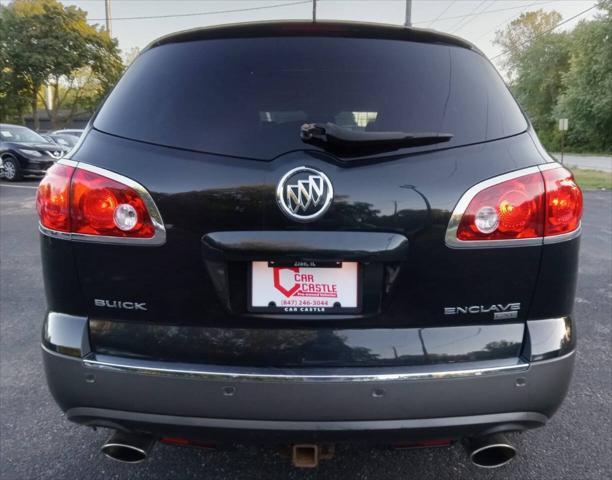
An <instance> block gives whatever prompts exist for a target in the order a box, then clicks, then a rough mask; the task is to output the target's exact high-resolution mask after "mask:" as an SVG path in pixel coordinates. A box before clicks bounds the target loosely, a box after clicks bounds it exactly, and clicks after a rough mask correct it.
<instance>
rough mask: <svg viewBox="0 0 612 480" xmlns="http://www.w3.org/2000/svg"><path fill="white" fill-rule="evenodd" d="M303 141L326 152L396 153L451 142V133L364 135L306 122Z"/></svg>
mask: <svg viewBox="0 0 612 480" xmlns="http://www.w3.org/2000/svg"><path fill="white" fill-rule="evenodd" d="M300 136H301V137H302V141H304V142H306V143H310V144H313V145H318V146H320V147H322V148H324V149H326V150H340V151H342V150H377V151H381V150H383V151H384V150H397V149H398V148H402V147H421V146H424V145H434V144H436V143H443V142H448V141H449V140H451V139H452V138H453V134H452V133H434V132H364V131H359V130H352V129H350V128H343V127H340V126H338V125H336V124H335V123H331V122H328V123H323V124H322V123H305V124H304V125H302V128H301V131H300Z"/></svg>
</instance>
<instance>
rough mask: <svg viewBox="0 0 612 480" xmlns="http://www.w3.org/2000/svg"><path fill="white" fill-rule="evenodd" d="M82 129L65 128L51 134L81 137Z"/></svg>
mask: <svg viewBox="0 0 612 480" xmlns="http://www.w3.org/2000/svg"><path fill="white" fill-rule="evenodd" d="M83 131H84V130H83V129H82V128H64V129H62V130H54V131H53V132H51V133H52V134H53V135H73V136H75V137H77V138H78V137H80V136H81V135H82V134H83Z"/></svg>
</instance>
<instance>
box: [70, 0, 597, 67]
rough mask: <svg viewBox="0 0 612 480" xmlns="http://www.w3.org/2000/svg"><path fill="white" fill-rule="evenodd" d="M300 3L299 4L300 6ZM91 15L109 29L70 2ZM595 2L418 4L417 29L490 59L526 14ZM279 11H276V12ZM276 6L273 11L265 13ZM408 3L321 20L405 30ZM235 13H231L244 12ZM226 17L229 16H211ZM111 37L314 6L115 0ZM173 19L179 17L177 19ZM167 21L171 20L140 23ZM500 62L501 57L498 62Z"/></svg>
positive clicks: (345, 0) (342, 6) (287, 0)
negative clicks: (459, 40)
mask: <svg viewBox="0 0 612 480" xmlns="http://www.w3.org/2000/svg"><path fill="white" fill-rule="evenodd" d="M298 2H299V3H298ZM62 3H65V4H67V5H68V4H69V5H76V6H78V7H79V8H81V9H83V10H85V11H87V12H88V18H89V19H91V20H90V21H91V23H98V24H100V25H103V24H104V17H105V13H104V0H65V1H63V2H62ZM595 3H596V2H595V0H556V1H547V0H537V1H536V0H454V1H453V0H413V2H412V23H413V25H414V26H415V27H420V28H433V29H435V30H440V31H442V32H447V33H452V34H455V35H458V36H460V37H463V38H465V39H467V40H469V41H471V42H473V43H474V44H475V45H476V46H477V47H479V48H480V49H481V50H482V51H483V52H484V53H485V54H486V55H488V56H489V58H493V57H496V56H497V55H499V54H500V53H502V51H501V49H500V48H499V47H497V46H495V45H493V39H494V37H495V31H496V30H498V29H501V28H503V27H504V26H505V25H507V24H508V23H509V22H511V21H512V20H513V19H515V18H517V17H518V16H519V15H520V14H521V13H522V12H525V11H529V10H537V9H540V8H541V9H542V10H545V11H550V10H557V11H558V12H559V13H560V14H561V15H562V16H563V19H564V20H565V19H568V18H570V17H572V16H574V15H576V14H578V13H580V12H581V11H583V10H586V9H588V8H589V7H591V6H592V5H594V4H595ZM275 5H276V6H275ZM269 6H275V7H273V8H261V7H269ZM405 8H406V1H405V0H317V19H320V20H353V21H367V22H381V23H391V24H399V25H401V24H403V23H404V19H405ZM241 9H248V10H245V11H233V12H228V11H229V10H241ZM219 11H225V13H211V12H219ZM111 14H112V17H113V21H112V25H111V29H112V35H113V36H114V37H116V38H117V39H118V40H119V47H120V48H121V49H122V51H123V52H128V51H129V50H130V49H132V48H134V47H138V48H143V47H145V46H146V45H147V44H148V43H149V42H151V41H152V40H154V39H156V38H157V37H159V36H162V35H165V34H168V33H171V32H176V31H179V30H185V29H189V28H194V27H202V26H209V25H220V24H225V23H239V22H252V21H262V20H283V19H284V20H287V19H291V20H293V19H302V20H304V19H311V18H312V2H311V1H308V0H306V1H301V2H300V0H223V1H218V0H111ZM595 14H596V9H592V10H590V11H589V12H587V13H586V14H584V15H582V16H580V17H579V18H577V19H575V20H572V21H570V22H568V23H567V24H565V25H563V26H561V27H559V28H560V30H561V29H571V28H572V27H573V26H575V25H576V23H577V22H579V21H580V20H581V19H588V18H592V17H593V15H595ZM172 15H180V16H175V17H173V16H172ZM149 16H168V17H166V18H137V19H134V18H132V19H128V18H126V17H149ZM496 60H499V57H498V58H497V59H496Z"/></svg>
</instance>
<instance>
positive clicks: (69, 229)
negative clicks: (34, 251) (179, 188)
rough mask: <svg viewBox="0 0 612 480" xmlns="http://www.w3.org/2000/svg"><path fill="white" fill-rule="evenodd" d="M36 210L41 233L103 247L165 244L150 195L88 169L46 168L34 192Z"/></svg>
mask: <svg viewBox="0 0 612 480" xmlns="http://www.w3.org/2000/svg"><path fill="white" fill-rule="evenodd" d="M64 162H67V161H64ZM75 165H76V164H75ZM37 207H38V212H39V218H40V224H41V227H42V230H43V232H44V233H49V234H53V233H54V232H62V233H67V234H68V235H69V236H70V238H72V239H74V240H81V241H105V242H107V243H124V244H125V243H152V244H161V243H163V242H164V241H165V230H164V227H163V222H162V220H161V216H160V215H159V211H158V210H157V207H156V206H155V203H154V202H153V200H152V198H151V197H150V195H149V193H148V192H147V191H146V190H145V189H144V188H143V187H142V186H141V185H139V184H137V183H136V182H134V181H133V180H131V179H128V178H126V177H123V176H120V175H118V174H115V173H114V172H109V171H106V170H103V169H100V168H98V167H93V166H91V165H86V164H79V165H78V167H75V166H71V165H66V164H56V165H54V166H53V167H52V168H50V169H49V171H48V172H47V175H46V176H45V178H44V179H43V180H42V181H41V183H40V186H39V188H38V195H37ZM45 230H47V231H45ZM63 236H64V237H66V235H63Z"/></svg>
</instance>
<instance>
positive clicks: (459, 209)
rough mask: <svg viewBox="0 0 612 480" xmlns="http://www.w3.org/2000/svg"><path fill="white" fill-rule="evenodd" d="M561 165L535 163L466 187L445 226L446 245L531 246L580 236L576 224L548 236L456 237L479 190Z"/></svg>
mask: <svg viewBox="0 0 612 480" xmlns="http://www.w3.org/2000/svg"><path fill="white" fill-rule="evenodd" d="M561 167H563V165H561V164H560V163H557V162H551V163H545V164H542V165H537V166H534V167H527V168H522V169H520V170H515V171H514V172H510V173H505V174H503V175H499V176H497V177H493V178H489V179H487V180H484V181H483V182H480V183H477V184H476V185H474V186H473V187H471V188H470V189H468V191H467V192H465V193H464V194H463V196H462V197H461V198H460V199H459V202H458V203H457V205H456V206H455V209H454V210H453V213H452V214H451V218H450V220H449V222H448V227H447V228H446V235H445V237H444V241H445V243H446V246H447V247H449V248H456V249H463V248H508V247H533V246H538V245H544V244H550V243H559V242H565V241H568V240H572V239H574V238H576V237H578V236H580V234H581V233H582V227H581V225H578V228H576V229H575V230H573V231H571V232H568V233H563V234H561V235H554V236H548V237H534V238H517V239H510V240H459V239H458V238H457V230H458V228H459V224H460V223H461V219H462V218H463V215H464V213H465V211H466V210H467V207H468V206H469V204H470V202H471V201H472V200H473V199H474V197H475V196H476V195H478V194H479V193H480V192H482V191H483V190H485V189H487V188H489V187H492V186H494V185H498V184H500V183H503V182H506V181H508V180H512V179H515V178H519V177H523V176H525V175H531V174H533V173H539V172H540V173H541V172H544V171H546V170H553V169H555V168H561Z"/></svg>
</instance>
